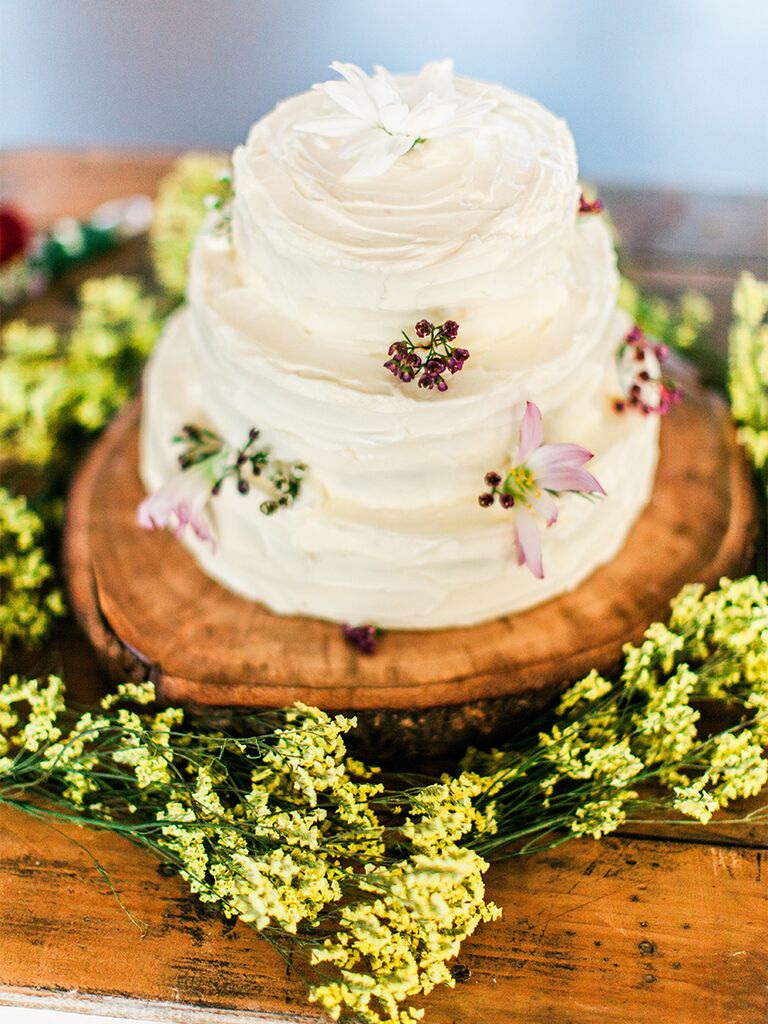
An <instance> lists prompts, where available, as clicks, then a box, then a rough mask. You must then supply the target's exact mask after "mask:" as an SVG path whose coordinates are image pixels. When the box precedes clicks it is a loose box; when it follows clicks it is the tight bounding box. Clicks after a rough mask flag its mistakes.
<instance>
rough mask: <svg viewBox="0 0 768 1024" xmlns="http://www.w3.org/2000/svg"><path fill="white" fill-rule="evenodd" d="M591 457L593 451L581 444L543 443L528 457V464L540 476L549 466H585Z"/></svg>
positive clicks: (535, 474)
mask: <svg viewBox="0 0 768 1024" xmlns="http://www.w3.org/2000/svg"><path fill="white" fill-rule="evenodd" d="M591 458H592V452H590V451H588V450H587V449H586V448H582V446H581V445H580V444H543V445H541V446H540V447H539V448H537V450H536V451H535V452H534V453H533V455H532V456H531V457H530V459H528V465H529V467H530V468H531V469H532V470H533V473H534V476H536V477H538V475H539V474H540V473H544V472H546V471H547V470H548V469H549V468H554V467H557V468H559V467H560V466H583V465H584V463H585V462H589V460H590V459H591Z"/></svg>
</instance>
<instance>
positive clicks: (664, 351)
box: [653, 345, 669, 363]
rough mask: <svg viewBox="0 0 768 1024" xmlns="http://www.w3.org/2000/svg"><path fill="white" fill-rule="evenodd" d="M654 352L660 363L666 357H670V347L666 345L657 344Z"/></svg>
mask: <svg viewBox="0 0 768 1024" xmlns="http://www.w3.org/2000/svg"><path fill="white" fill-rule="evenodd" d="M653 353H654V355H655V356H656V358H657V359H658V360H659V362H660V363H663V362H664V360H665V359H669V348H668V347H667V346H666V345H657V346H656V347H655V348H654V350H653Z"/></svg>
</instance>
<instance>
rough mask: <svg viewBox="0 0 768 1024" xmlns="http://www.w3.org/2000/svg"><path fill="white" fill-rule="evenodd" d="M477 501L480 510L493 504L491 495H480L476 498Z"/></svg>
mask: <svg viewBox="0 0 768 1024" xmlns="http://www.w3.org/2000/svg"><path fill="white" fill-rule="evenodd" d="M477 500H478V502H479V503H480V508H488V506H489V505H492V504H493V495H492V494H481V495H479V496H478V499H477Z"/></svg>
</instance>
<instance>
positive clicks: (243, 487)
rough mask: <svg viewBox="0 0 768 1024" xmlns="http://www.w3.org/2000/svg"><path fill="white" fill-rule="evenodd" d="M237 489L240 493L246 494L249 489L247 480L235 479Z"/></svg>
mask: <svg viewBox="0 0 768 1024" xmlns="http://www.w3.org/2000/svg"><path fill="white" fill-rule="evenodd" d="M237 489H238V491H240V493H241V494H247V493H248V491H250V489H251V488H250V486H249V485H248V481H247V480H238V481H237Z"/></svg>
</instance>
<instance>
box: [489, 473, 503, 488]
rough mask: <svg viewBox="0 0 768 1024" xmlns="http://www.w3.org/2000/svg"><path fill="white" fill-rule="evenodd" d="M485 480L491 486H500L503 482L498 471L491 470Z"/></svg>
mask: <svg viewBox="0 0 768 1024" xmlns="http://www.w3.org/2000/svg"><path fill="white" fill-rule="evenodd" d="M485 482H486V484H487V485H488V486H489V487H498V486H499V484H500V483H501V477H500V476H499V474H498V473H494V472H490V473H486V474H485Z"/></svg>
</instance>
